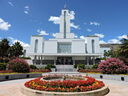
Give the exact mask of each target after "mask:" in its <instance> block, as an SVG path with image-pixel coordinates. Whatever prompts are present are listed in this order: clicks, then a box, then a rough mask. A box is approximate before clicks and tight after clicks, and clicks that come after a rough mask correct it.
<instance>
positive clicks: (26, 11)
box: [24, 5, 30, 14]
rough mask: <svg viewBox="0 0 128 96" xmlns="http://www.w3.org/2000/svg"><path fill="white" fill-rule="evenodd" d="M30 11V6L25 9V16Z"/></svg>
mask: <svg viewBox="0 0 128 96" xmlns="http://www.w3.org/2000/svg"><path fill="white" fill-rule="evenodd" d="M29 11H30V10H29V6H28V5H27V6H25V7H24V13H25V14H29Z"/></svg>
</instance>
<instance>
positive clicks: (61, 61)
mask: <svg viewBox="0 0 128 96" xmlns="http://www.w3.org/2000/svg"><path fill="white" fill-rule="evenodd" d="M56 65H73V60H72V57H57V61H56Z"/></svg>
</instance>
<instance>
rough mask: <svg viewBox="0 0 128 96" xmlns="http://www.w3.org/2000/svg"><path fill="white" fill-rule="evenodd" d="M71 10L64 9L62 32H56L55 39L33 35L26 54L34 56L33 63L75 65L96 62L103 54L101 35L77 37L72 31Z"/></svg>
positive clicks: (61, 16) (62, 13) (61, 18)
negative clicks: (100, 42) (100, 41)
mask: <svg viewBox="0 0 128 96" xmlns="http://www.w3.org/2000/svg"><path fill="white" fill-rule="evenodd" d="M70 19H71V17H70V12H69V10H68V9H62V11H61V15H60V30H59V31H60V32H59V33H56V36H55V38H54V39H49V40H45V39H44V38H43V36H40V35H34V36H31V43H30V47H29V48H28V49H27V50H26V55H27V56H30V57H31V58H32V63H33V64H35V65H37V66H41V65H46V64H55V65H56V66H58V67H59V66H60V65H65V66H68V65H70V66H73V65H74V64H86V65H92V64H95V59H96V58H98V57H101V56H103V53H104V50H109V48H101V47H100V44H99V37H97V36H87V37H86V38H85V39H78V38H75V34H74V33H72V32H70V31H71V30H70Z"/></svg>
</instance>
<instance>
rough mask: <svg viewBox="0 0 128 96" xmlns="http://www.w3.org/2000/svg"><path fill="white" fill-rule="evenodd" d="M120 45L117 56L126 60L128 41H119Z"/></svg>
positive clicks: (127, 56)
mask: <svg viewBox="0 0 128 96" xmlns="http://www.w3.org/2000/svg"><path fill="white" fill-rule="evenodd" d="M121 42H122V45H121V47H120V49H119V55H120V56H122V57H125V58H128V39H122V40H121Z"/></svg>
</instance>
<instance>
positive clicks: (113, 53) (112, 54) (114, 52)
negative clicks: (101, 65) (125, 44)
mask: <svg viewBox="0 0 128 96" xmlns="http://www.w3.org/2000/svg"><path fill="white" fill-rule="evenodd" d="M118 56H119V51H118V50H109V51H107V52H105V53H104V57H118Z"/></svg>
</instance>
